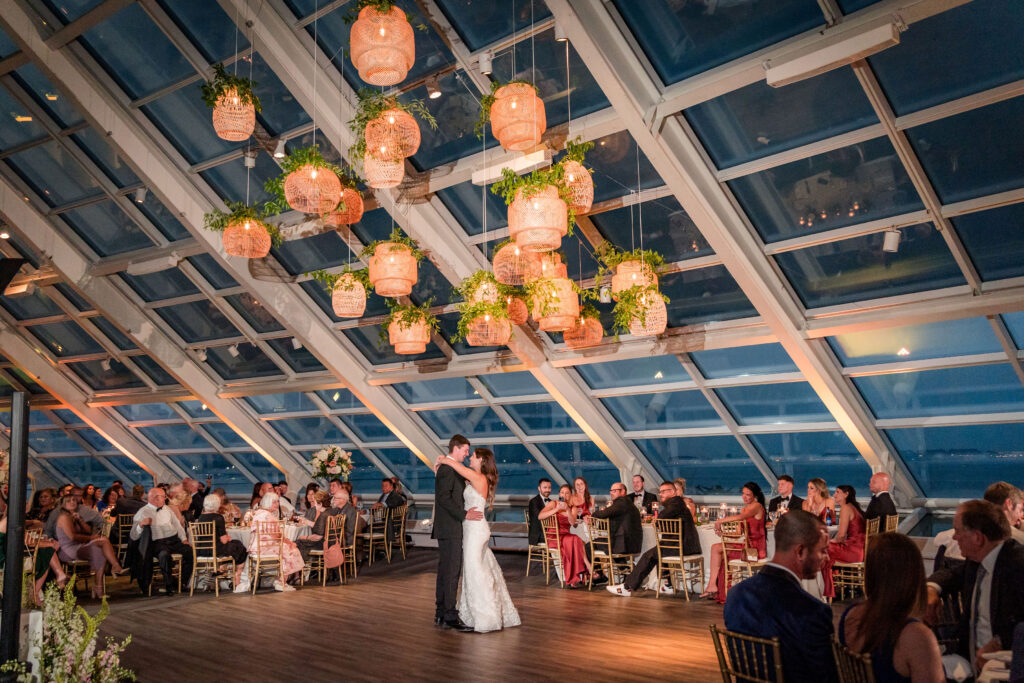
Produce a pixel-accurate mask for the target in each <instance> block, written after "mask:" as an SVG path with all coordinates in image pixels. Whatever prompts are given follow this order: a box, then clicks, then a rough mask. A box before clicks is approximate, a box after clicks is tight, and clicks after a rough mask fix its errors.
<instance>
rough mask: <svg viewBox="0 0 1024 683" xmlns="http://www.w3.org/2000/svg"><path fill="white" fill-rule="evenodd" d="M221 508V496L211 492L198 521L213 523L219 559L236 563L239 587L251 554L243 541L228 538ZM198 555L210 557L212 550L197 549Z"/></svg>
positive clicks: (206, 497) (204, 499)
mask: <svg viewBox="0 0 1024 683" xmlns="http://www.w3.org/2000/svg"><path fill="white" fill-rule="evenodd" d="M220 507H221V501H220V496H218V495H217V494H216V493H213V492H211V493H210V494H209V495H207V496H204V497H203V512H202V514H200V515H199V517H198V519H196V521H197V522H213V538H214V541H215V543H216V545H217V548H216V550H217V557H230V558H231V559H233V560H234V561H235V582H234V585H235V586H238V585H239V584H240V583H241V581H242V570H243V569H245V558H246V557H248V556H249V553H247V552H246V550H245V545H244V544H243V543H242V542H241V541H238V540H235V539H233V538H231V537H230V536H228V532H227V530H226V529H225V526H224V515H222V514H221V513H220V512H219V510H220ZM196 554H197V555H203V556H209V555H210V550H209V549H208V548H201V549H197V550H196ZM218 569H219V567H218Z"/></svg>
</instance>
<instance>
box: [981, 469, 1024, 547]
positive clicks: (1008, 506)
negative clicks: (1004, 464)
mask: <svg viewBox="0 0 1024 683" xmlns="http://www.w3.org/2000/svg"><path fill="white" fill-rule="evenodd" d="M983 498H984V499H985V500H987V501H988V502H990V503H992V504H993V505H995V506H996V507H998V508H999V509H1000V510H1002V511H1003V514H1004V515H1006V521H1007V522H1009V524H1010V538H1012V539H1013V540H1015V541H1017V543H1024V531H1022V530H1021V529H1020V528H1018V527H1019V526H1020V522H1021V519H1022V518H1024V492H1021V490H1020V489H1019V488H1017V487H1016V486H1014V485H1013V484H1008V483H1006V482H1005V481H997V482H996V483H994V484H992V485H991V486H989V487H988V488H987V489H985V495H984V496H983Z"/></svg>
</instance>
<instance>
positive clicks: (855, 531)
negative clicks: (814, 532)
mask: <svg viewBox="0 0 1024 683" xmlns="http://www.w3.org/2000/svg"><path fill="white" fill-rule="evenodd" d="M835 499H836V502H837V503H839V531H838V532H837V533H836V537H835V538H834V539H832V540H831V541H829V542H828V560H827V561H826V562H825V565H824V566H823V567H822V568H821V575H822V578H823V579H824V581H825V590H824V595H825V597H826V598H834V597H835V596H836V589H835V586H834V585H833V583H832V565H833V564H835V563H836V562H863V561H864V533H865V531H866V530H867V527H866V525H865V522H864V513H863V511H861V509H860V504H858V503H857V491H856V490H855V489H854V488H853V487H852V486H847V485H845V484H841V485H839V486H837V487H836V495H835Z"/></svg>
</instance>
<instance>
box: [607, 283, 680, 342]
mask: <svg viewBox="0 0 1024 683" xmlns="http://www.w3.org/2000/svg"><path fill="white" fill-rule="evenodd" d="M617 296H618V297H619V299H618V301H616V302H615V308H614V309H612V316H613V321H612V329H613V331H614V332H615V335H616V336H618V335H619V334H628V333H629V323H630V322H632V321H633V320H637V321H639V322H640V324H641V325H643V324H646V323H647V311H648V307H649V306H650V302H651V301H652V300H653V299H654V298H655V297H661V300H662V301H664V302H665V303H666V304H667V303H669V301H670V299H669V298H668V297H667V296H665V295H664V294H662V293H661V292H660V291H659V290H658V286H657V285H647V286H643V285H634V286H633V287H630V288H629V289H625V290H623V291H621V292H619V293H618V294H617ZM641 301H644V302H645V303H640V302H641Z"/></svg>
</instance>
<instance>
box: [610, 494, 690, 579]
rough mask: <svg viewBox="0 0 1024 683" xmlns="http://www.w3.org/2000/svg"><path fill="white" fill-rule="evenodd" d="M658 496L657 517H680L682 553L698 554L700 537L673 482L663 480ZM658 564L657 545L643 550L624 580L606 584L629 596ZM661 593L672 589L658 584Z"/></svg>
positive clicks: (688, 510)
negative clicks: (658, 507) (615, 583)
mask: <svg viewBox="0 0 1024 683" xmlns="http://www.w3.org/2000/svg"><path fill="white" fill-rule="evenodd" d="M658 498H659V499H660V500H661V509H660V510H658V519H680V520H682V525H681V526H682V531H683V555H700V538H699V537H698V536H697V527H696V526H695V525H694V523H693V516H692V515H691V514H690V509H689V508H688V507H687V506H686V501H684V500H683V498H682V496H678V495H676V487H675V485H674V483H673V482H670V481H663V482H661V486H659V487H658ZM657 566H658V547H657V546H655V547H653V548H651V549H650V550H648V551H647V552H645V553H644V554H643V555H641V556H640V559H639V560H637V563H636V565H635V566H634V567H633V571H632V572H630V573H629V576H627V577H626V580H625V581H624V582H622V583H621V584H619V585H617V586H608V590H609V591H610V592H612V593H614V594H615V595H621V596H624V597H627V598H628V597H629V596H630V595H632V593H633V591H635V590H637V589H639V588H640V586H641V585H642V584H643V582H644V580H645V579H646V578H647V575H648V574H650V573H651V570H652V569H654V568H655V567H657ZM658 590H659V591H661V592H662V593H665V594H669V595H671V594H672V592H673V590H672V588H671V587H669V586H665V585H662V586H659V587H658Z"/></svg>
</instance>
